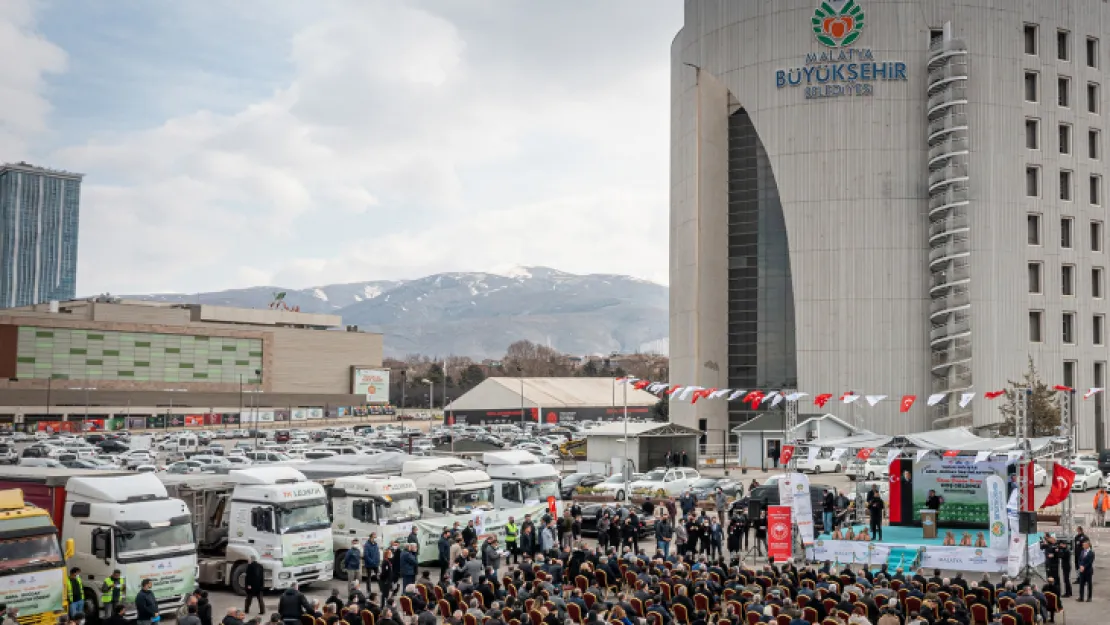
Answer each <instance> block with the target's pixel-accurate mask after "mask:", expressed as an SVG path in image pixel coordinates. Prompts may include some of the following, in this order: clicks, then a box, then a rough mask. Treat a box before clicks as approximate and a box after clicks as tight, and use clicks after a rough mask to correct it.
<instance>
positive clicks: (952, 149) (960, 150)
mask: <svg viewBox="0 0 1110 625" xmlns="http://www.w3.org/2000/svg"><path fill="white" fill-rule="evenodd" d="M969 149H970V143H969V142H968V140H967V137H949V138H947V139H945V140H944V141H942V142H941V143H937V144H936V145H933V146H931V147H930V148H929V160H930V161H932V160H934V159H936V158H939V157H941V156H944V155H946V154H947V155H952V154H967V152H968V150H969Z"/></svg>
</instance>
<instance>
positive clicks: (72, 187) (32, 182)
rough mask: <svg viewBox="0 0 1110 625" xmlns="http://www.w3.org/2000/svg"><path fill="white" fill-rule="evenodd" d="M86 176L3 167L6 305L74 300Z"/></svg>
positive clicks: (0, 270) (1, 262)
mask: <svg viewBox="0 0 1110 625" xmlns="http://www.w3.org/2000/svg"><path fill="white" fill-rule="evenodd" d="M80 195H81V176H80V175H78V174H69V173H65V172H56V171H52V170H48V169H41V168H38V167H32V166H29V165H23V164H20V165H11V166H9V165H2V166H0V308H9V307H15V306H28V305H31V304H41V303H43V302H48V301H50V300H68V299H73V298H74V297H75V296H76V294H77V229H78V222H79V217H80V214H79V213H80V210H79V209H80Z"/></svg>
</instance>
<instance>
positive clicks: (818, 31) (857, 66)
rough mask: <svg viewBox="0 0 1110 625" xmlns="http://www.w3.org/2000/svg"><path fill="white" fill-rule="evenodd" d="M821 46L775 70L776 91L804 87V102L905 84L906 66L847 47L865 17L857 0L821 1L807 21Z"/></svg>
mask: <svg viewBox="0 0 1110 625" xmlns="http://www.w3.org/2000/svg"><path fill="white" fill-rule="evenodd" d="M810 22H811V26H812V28H813V35H814V38H815V39H816V40H817V42H818V43H819V44H821V45H822V46H824V49H822V50H821V51H819V52H809V53H807V54H806V55H805V56H804V57H803V58H802V60H801V62H800V64H799V65H797V66H795V67H789V68H785V69H779V70H775V87H777V88H778V89H786V88H797V87H801V88H804V91H805V97H806V99H807V100H815V99H819V98H838V97H842V96H870V95H874V93H875V89H876V85H877V84H878V83H881V82H891V81H897V82H905V81H906V80H907V79H906V64H905V63H904V62H902V61H891V60H886V59H881V58H877V57H876V56H875V54H874V53H873V52H872V51H871V49H870V48H850V47H848V46H850V45H851V44H853V43H855V42H856V41H857V40H858V39H859V38H860V36H861V35H862V34H863V28H864V24H865V23H866V15H865V13H864V10H863V8H862V7H861V6H860V4H859V2H856V0H824V1H823V2H821V3H820V4H819V5H818V6H817V8H816V9H815V10H814V12H813V17H812V18H811V19H810Z"/></svg>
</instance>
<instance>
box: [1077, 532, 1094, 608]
mask: <svg viewBox="0 0 1110 625" xmlns="http://www.w3.org/2000/svg"><path fill="white" fill-rule="evenodd" d="M1078 564H1079V600H1080V601H1083V600H1084V599H1083V589H1084V588H1086V589H1087V599H1086V601H1088V602H1090V601H1091V596H1092V595H1093V594H1094V589H1093V588H1092V587H1091V582H1092V580H1093V578H1094V573H1095V552H1094V550H1092V549H1091V541H1090V540H1087V539H1085V540H1084V541H1083V547H1082V551H1081V552H1080V553H1079V562H1078Z"/></svg>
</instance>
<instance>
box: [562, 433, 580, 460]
mask: <svg viewBox="0 0 1110 625" xmlns="http://www.w3.org/2000/svg"><path fill="white" fill-rule="evenodd" d="M559 454H560V455H562V457H564V458H574V459H575V460H585V459H586V439H584V438H580V439H578V440H572V441H567V442H565V443H563V444H562V445H559Z"/></svg>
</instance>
